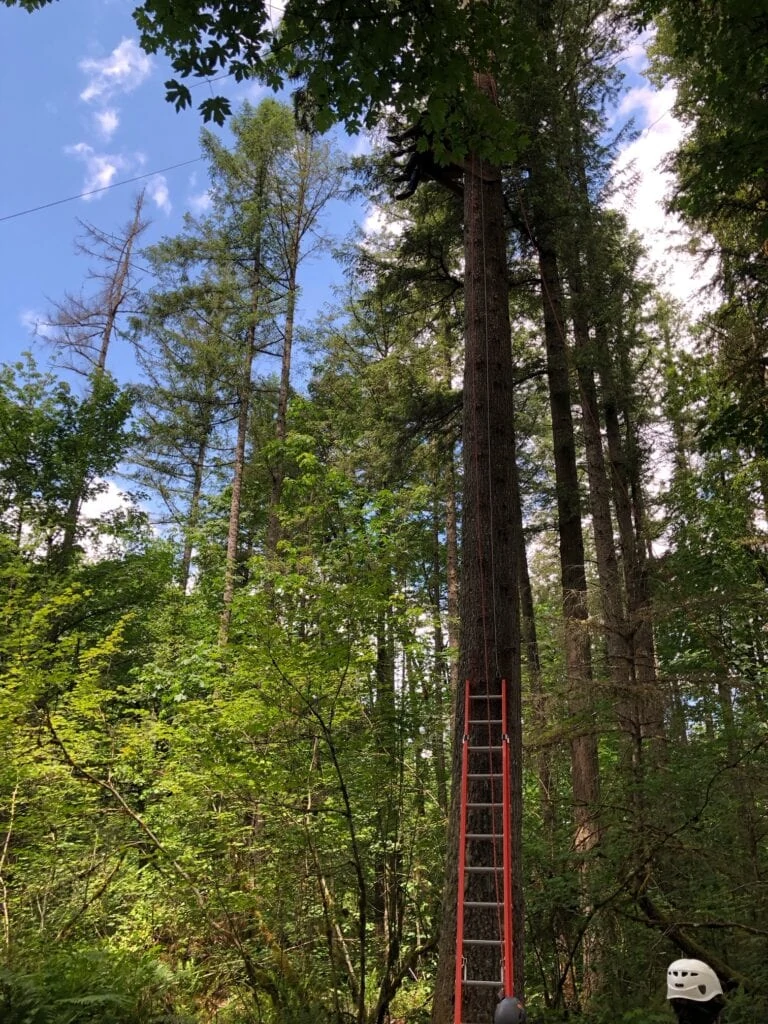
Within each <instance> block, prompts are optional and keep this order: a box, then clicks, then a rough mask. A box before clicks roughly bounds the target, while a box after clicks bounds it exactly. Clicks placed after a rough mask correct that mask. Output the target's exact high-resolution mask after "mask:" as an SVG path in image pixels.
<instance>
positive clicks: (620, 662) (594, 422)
mask: <svg viewBox="0 0 768 1024" xmlns="http://www.w3.org/2000/svg"><path fill="white" fill-rule="evenodd" d="M577 259H578V256H577V255H576V254H573V253H572V254H571V260H570V261H569V262H570V266H569V272H568V283H569V287H570V293H571V320H572V323H573V337H574V347H575V356H576V358H575V362H576V370H577V376H578V381H579V394H580V400H581V419H582V429H583V433H584V449H585V453H586V464H587V480H588V483H589V506H590V514H591V519H592V533H593V537H594V541H595V556H596V561H597V575H598V580H599V582H600V604H601V607H602V611H603V622H604V633H605V646H606V653H607V657H608V670H609V673H610V679H611V684H612V687H613V692H614V695H615V700H616V711H617V717H618V720H619V724H620V727H621V728H622V729H623V730H624V731H625V732H626V733H627V734H628V735H629V736H630V737H632V742H633V746H634V745H635V744H636V743H637V739H638V737H639V735H640V722H639V708H638V701H637V694H636V692H635V688H634V686H633V685H632V682H631V679H632V675H633V673H632V668H633V665H632V650H631V645H630V643H629V624H628V622H627V618H626V611H625V604H626V602H625V600H624V594H623V590H622V585H621V577H620V570H619V563H618V558H617V556H616V545H615V542H614V532H613V518H612V516H611V487H610V480H609V477H608V472H607V467H606V459H605V452H604V450H603V439H602V434H601V430H600V426H601V424H600V407H599V404H598V398H597V389H596V387H595V377H594V370H593V346H592V341H591V339H590V334H589V319H588V316H587V313H586V309H585V304H586V302H587V296H586V295H585V293H584V286H583V281H582V276H581V271H580V270H579V268H578V267H577V266H576V265H575V264H576V261H577Z"/></svg>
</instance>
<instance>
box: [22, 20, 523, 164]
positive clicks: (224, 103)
mask: <svg viewBox="0 0 768 1024" xmlns="http://www.w3.org/2000/svg"><path fill="white" fill-rule="evenodd" d="M3 2H4V3H5V4H6V5H7V6H14V5H16V6H20V7H23V8H25V9H27V10H30V11H31V10H36V9H38V8H41V7H43V6H45V5H47V4H48V3H50V2H52V0H3ZM273 13H274V12H273V8H272V5H271V4H269V3H267V2H266V0H257V2H255V3H254V2H251V0H211V2H210V3H207V4H205V5H200V4H198V3H197V2H196V0H146V2H145V3H143V4H141V5H140V6H138V7H137V8H136V9H135V10H134V13H133V17H134V19H135V21H136V24H137V26H138V28H139V32H140V43H141V46H142V48H143V49H144V50H145V51H146V52H147V53H158V52H163V53H165V54H167V55H168V57H169V58H170V60H171V64H172V66H173V69H174V71H175V72H176V73H177V77H176V78H173V79H171V80H169V81H167V82H166V97H167V98H168V99H169V100H170V101H171V102H173V103H174V104H175V106H176V108H177V109H183V108H185V107H188V106H191V104H192V97H191V93H190V90H189V88H188V86H187V85H186V84H185V82H184V80H185V79H188V78H190V77H204V78H205V77H211V76H213V75H216V74H221V73H222V72H224V73H228V74H230V75H231V76H232V77H233V78H234V79H235V80H236V81H238V82H240V81H243V80H245V79H248V78H255V79H258V80H259V81H261V82H263V83H264V84H265V85H268V86H270V87H271V88H273V89H275V90H278V89H280V88H282V87H284V86H285V85H287V84H288V83H295V85H296V87H295V91H294V101H295V104H296V108H297V113H298V115H299V120H300V123H302V124H303V125H304V126H311V127H312V128H313V129H314V130H317V131H324V130H326V129H328V128H329V127H331V125H332V124H334V123H337V122H341V123H343V124H344V125H345V126H346V128H347V129H348V130H349V131H351V132H353V133H354V132H357V131H360V130H361V129H362V128H363V127H368V128H370V127H372V126H373V125H374V124H376V123H378V122H379V121H380V120H381V118H382V117H383V116H385V115H391V114H392V113H393V112H395V113H397V114H398V115H399V116H401V117H403V118H406V119H408V118H411V119H413V118H415V117H416V116H419V115H421V116H422V117H423V122H422V123H423V127H424V129H425V131H427V132H430V133H434V134H435V135H436V136H438V142H437V145H436V147H435V149H436V153H437V155H438V157H440V156H441V155H442V156H446V154H447V148H448V147H447V146H446V145H445V141H444V140H446V141H448V142H449V145H450V149H451V152H452V154H453V155H455V156H461V155H464V153H466V152H467V151H469V150H470V149H473V150H475V151H477V152H478V153H479V155H481V156H485V157H488V158H490V159H495V160H497V161H502V160H504V159H505V158H508V157H509V155H510V154H509V150H510V148H511V147H513V145H514V140H513V136H514V132H513V131H512V130H511V129H510V126H509V122H508V120H507V121H505V119H503V118H502V117H501V115H500V114H499V113H498V111H497V110H496V108H495V105H494V104H493V103H492V102H491V100H490V99H489V98H488V97H486V96H482V95H480V94H479V93H478V92H477V90H475V89H474V88H473V87H472V84H473V73H474V72H475V71H476V70H499V69H494V68H486V67H482V68H477V67H476V66H475V65H473V56H474V55H478V54H483V55H489V56H487V57H486V56H484V57H483V61H482V63H483V65H486V64H493V63H494V58H493V56H491V55H492V54H493V52H494V47H497V46H498V43H499V40H500V39H501V38H504V39H507V40H511V42H508V43H507V44H506V45H505V48H504V50H505V66H506V67H513V66H514V67H516V66H518V64H517V62H515V61H510V60H509V49H510V46H512V47H513V48H514V49H516V50H519V51H520V53H521V54H522V53H523V48H524V46H525V45H526V44H525V38H524V33H523V32H521V31H518V30H515V28H514V26H512V24H511V22H512V20H513V15H511V14H510V11H509V10H508V9H507V10H504V9H503V8H501V7H498V8H497V7H495V6H494V5H489V4H482V3H478V4H466V5H464V6H462V5H459V4H456V3H454V2H453V0H429V2H426V0H417V2H414V3H410V4H406V3H399V2H395V0H371V2H367V3H365V4H362V3H359V4H350V3H347V2H344V0H288V3H287V4H286V7H285V11H284V14H283V17H282V19H281V20H280V21H279V23H277V24H274V23H273V20H272V17H273ZM524 63H525V62H524V61H522V60H521V61H520V62H519V64H520V66H522V65H524ZM199 109H200V112H201V114H202V116H203V118H204V119H205V120H206V121H210V120H212V121H215V122H216V123H219V124H221V123H222V122H223V121H224V120H225V118H226V117H228V116H229V114H230V113H231V108H230V104H229V101H228V100H227V99H226V98H225V97H223V96H213V97H209V98H207V99H205V100H203V101H202V103H200V106H199ZM467 126H471V127H470V130H469V131H468V130H467ZM441 146H442V147H443V150H444V151H443V153H442V154H441V152H440V150H441Z"/></svg>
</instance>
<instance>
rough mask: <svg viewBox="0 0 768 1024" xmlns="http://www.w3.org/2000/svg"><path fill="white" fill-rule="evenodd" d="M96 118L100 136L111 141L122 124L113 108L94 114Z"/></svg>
mask: <svg viewBox="0 0 768 1024" xmlns="http://www.w3.org/2000/svg"><path fill="white" fill-rule="evenodd" d="M94 118H95V121H96V127H97V128H98V130H99V134H100V135H101V136H102V137H103V138H105V139H110V138H111V137H112V136H113V135H114V134H115V132H116V131H117V126H118V125H119V124H120V118H119V117H118V114H117V111H116V110H115V109H114V108H113V107H106V108H105V109H104V110H100V111H98V112H97V113H96V114H94Z"/></svg>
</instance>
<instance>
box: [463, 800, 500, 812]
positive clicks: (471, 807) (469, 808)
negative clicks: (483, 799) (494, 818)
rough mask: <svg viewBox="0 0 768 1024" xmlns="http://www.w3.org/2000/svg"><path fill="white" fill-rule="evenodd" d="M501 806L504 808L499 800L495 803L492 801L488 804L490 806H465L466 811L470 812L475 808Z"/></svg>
mask: <svg viewBox="0 0 768 1024" xmlns="http://www.w3.org/2000/svg"><path fill="white" fill-rule="evenodd" d="M503 806H504V804H503V803H502V802H501V800H496V801H494V802H493V803H490V804H467V810H468V811H471V810H474V809H475V808H477V807H485V808H488V807H503Z"/></svg>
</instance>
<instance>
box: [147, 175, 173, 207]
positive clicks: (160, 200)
mask: <svg viewBox="0 0 768 1024" xmlns="http://www.w3.org/2000/svg"><path fill="white" fill-rule="evenodd" d="M147 195H148V196H149V198H150V199H151V200H152V201H153V202H154V204H155V206H157V208H158V209H159V210H162V211H163V213H170V212H171V194H170V192H169V191H168V182H167V181H166V178H165V175H164V174H156V175H155V176H154V177H153V178H150V179H149V181H148V182H147Z"/></svg>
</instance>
